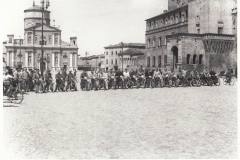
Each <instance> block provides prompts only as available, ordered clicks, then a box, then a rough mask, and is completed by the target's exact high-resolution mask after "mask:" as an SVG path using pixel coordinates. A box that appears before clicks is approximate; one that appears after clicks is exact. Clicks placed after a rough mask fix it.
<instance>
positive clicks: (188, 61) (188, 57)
mask: <svg viewBox="0 0 240 160" xmlns="http://www.w3.org/2000/svg"><path fill="white" fill-rule="evenodd" d="M190 57H191V55H190V54H188V55H187V64H190Z"/></svg>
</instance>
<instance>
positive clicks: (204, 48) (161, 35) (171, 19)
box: [145, 0, 237, 71]
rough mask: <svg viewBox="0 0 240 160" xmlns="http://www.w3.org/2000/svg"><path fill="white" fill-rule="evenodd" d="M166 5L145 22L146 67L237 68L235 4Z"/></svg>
mask: <svg viewBox="0 0 240 160" xmlns="http://www.w3.org/2000/svg"><path fill="white" fill-rule="evenodd" d="M168 4H169V8H168V11H166V10H165V11H164V13H162V14H160V15H157V16H155V17H152V18H149V19H147V20H146V44H147V49H146V61H145V65H146V66H147V67H167V68H168V69H172V70H175V69H177V68H178V67H180V66H181V67H182V68H188V69H190V68H196V67H200V68H203V67H206V68H208V69H215V70H218V71H219V70H223V69H226V68H227V67H233V68H236V65H237V64H236V61H235V62H234V57H236V55H237V53H236V52H233V51H234V43H235V36H234V33H235V32H234V23H233V19H234V18H233V17H234V15H235V14H234V13H233V11H234V10H233V9H234V8H236V1H234V0H228V1H225V0H168ZM235 17H236V16H235ZM235 29H236V26H235Z"/></svg>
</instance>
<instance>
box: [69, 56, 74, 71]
mask: <svg viewBox="0 0 240 160" xmlns="http://www.w3.org/2000/svg"><path fill="white" fill-rule="evenodd" d="M72 62H73V54H72V53H70V64H69V67H70V68H72Z"/></svg>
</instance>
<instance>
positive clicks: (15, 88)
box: [3, 80, 24, 104]
mask: <svg viewBox="0 0 240 160" xmlns="http://www.w3.org/2000/svg"><path fill="white" fill-rule="evenodd" d="M14 83H16V84H15V85H14ZM3 88H4V90H3V96H5V97H6V98H7V99H5V100H7V101H6V102H5V103H14V104H21V103H22V102H23V99H24V92H23V91H22V90H21V89H20V88H19V85H18V84H17V82H14V81H13V80H7V81H4V82H3ZM3 103H4V102H3Z"/></svg>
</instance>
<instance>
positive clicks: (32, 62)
mask: <svg viewBox="0 0 240 160" xmlns="http://www.w3.org/2000/svg"><path fill="white" fill-rule="evenodd" d="M31 65H32V68H34V53H33V52H32V64H31Z"/></svg>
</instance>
